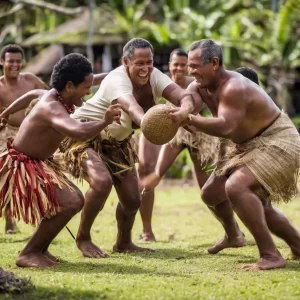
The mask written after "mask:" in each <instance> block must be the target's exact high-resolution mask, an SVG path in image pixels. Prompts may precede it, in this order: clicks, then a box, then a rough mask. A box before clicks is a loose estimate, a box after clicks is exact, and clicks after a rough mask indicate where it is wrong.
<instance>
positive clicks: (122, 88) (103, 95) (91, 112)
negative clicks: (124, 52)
mask: <svg viewBox="0 0 300 300" xmlns="http://www.w3.org/2000/svg"><path fill="white" fill-rule="evenodd" d="M172 83H173V81H172V80H171V79H170V78H169V77H168V76H167V75H165V74H163V73H162V72H161V71H159V70H158V69H156V68H153V71H152V73H151V75H150V85H151V89H152V94H153V100H154V103H155V104H157V103H158V102H159V100H160V98H161V97H162V93H163V91H164V90H165V88H166V87H167V86H168V85H170V84H172ZM127 94H129V95H133V86H132V83H131V80H130V78H129V76H128V74H127V72H126V69H125V67H124V66H120V67H118V68H116V69H114V70H113V71H111V72H110V73H109V74H108V75H107V76H106V77H105V78H104V80H103V81H102V83H101V85H100V88H99V90H98V91H97V93H96V94H95V95H94V96H93V97H92V98H91V99H89V100H88V101H87V102H86V103H85V104H84V105H83V106H82V107H80V108H78V109H77V110H76V111H75V113H74V114H73V115H72V117H73V118H75V119H88V120H93V121H100V120H102V119H103V117H104V114H105V112H106V110H107V108H108V107H109V106H110V105H112V104H116V103H117V102H118V101H117V99H118V98H119V97H121V96H123V95H127ZM132 131H133V129H132V120H131V119H130V117H129V115H128V114H127V113H126V112H124V111H123V110H121V124H117V123H116V122H113V123H112V124H110V125H108V131H107V132H104V131H102V132H101V137H102V138H103V139H105V138H106V139H107V138H108V136H112V137H113V138H115V139H116V140H118V141H122V140H124V139H126V138H127V137H128V136H129V135H130V134H131V133H132Z"/></svg>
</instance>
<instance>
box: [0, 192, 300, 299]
mask: <svg viewBox="0 0 300 300" xmlns="http://www.w3.org/2000/svg"><path fill="white" fill-rule="evenodd" d="M116 204H117V197H116V195H115V193H112V195H111V196H110V198H109V199H108V201H107V203H106V206H105V208H104V210H103V211H102V212H101V213H100V214H99V216H98V218H97V220H96V222H95V224H94V227H93V230H92V236H93V239H94V241H95V242H96V244H97V245H100V246H101V247H102V248H103V249H104V250H105V251H107V253H108V254H109V257H108V258H106V259H88V258H83V257H82V256H81V253H80V252H79V250H77V248H76V245H75V243H74V241H73V239H72V237H71V236H70V234H69V233H68V231H67V230H66V229H64V230H63V231H62V232H61V233H60V234H59V235H58V237H57V238H56V239H55V240H54V242H53V244H52V245H51V247H50V251H51V252H52V253H53V254H55V255H58V256H59V257H60V259H61V265H60V267H58V268H56V269H48V270H37V269H21V268H18V267H17V266H16V265H15V258H16V256H17V255H18V252H19V251H20V250H21V249H22V247H23V245H24V244H25V243H26V240H27V239H28V237H29V235H30V234H31V233H32V231H33V228H32V227H31V226H29V225H24V224H23V223H19V229H20V233H19V234H17V235H10V236H8V235H4V234H3V233H1V234H0V241H1V258H0V259H1V264H0V266H1V267H3V268H4V269H6V270H10V271H12V272H14V273H15V275H16V276H19V277H27V278H31V281H32V283H33V284H34V286H35V289H34V290H31V291H29V292H28V293H26V294H24V295H23V296H12V295H7V294H6V295H3V294H2V295H0V298H1V299H30V300H31V299H63V300H68V299H285V300H289V299H300V261H289V263H288V265H287V267H286V268H285V269H279V270H272V271H250V272H246V271H244V270H242V269H241V267H242V266H243V264H247V263H252V262H256V260H257V258H258V252H257V249H256V246H255V243H254V241H253V238H252V237H251V236H250V234H249V233H248V231H247V230H245V229H244V227H243V226H241V227H242V228H243V230H244V232H245V234H246V238H247V241H248V245H247V246H246V247H244V248H239V249H228V250H225V251H223V252H221V253H219V254H217V255H214V256H212V255H209V254H208V253H207V251H206V249H207V248H208V247H209V246H211V245H212V244H213V243H214V242H215V241H216V240H217V239H218V238H220V237H221V236H222V235H223V231H222V229H221V226H220V225H219V223H218V222H217V221H216V220H215V219H214V218H213V216H212V215H211V214H210V212H209V211H208V209H207V208H206V207H205V205H204V204H203V203H202V202H201V200H200V196H199V191H198V189H197V188H196V187H192V188H184V187H182V186H180V187H177V188H172V189H171V188H170V189H166V188H165V189H160V190H158V191H157V193H156V206H155V211H154V218H153V219H154V220H153V223H154V229H155V233H156V235H157V238H158V240H159V242H156V243H149V244H147V246H148V247H152V248H153V249H155V250H156V251H155V252H154V253H148V254H145V253H143V254H115V253H112V251H111V249H112V245H113V243H114V240H115V236H116V221H115V217H114V210H115V207H116ZM280 208H281V209H282V210H283V211H284V212H285V213H286V215H287V216H288V217H289V218H290V220H291V221H292V222H293V224H294V225H296V226H297V228H299V229H300V218H299V216H300V202H299V199H295V200H294V201H293V202H292V203H290V204H284V205H281V206H280ZM78 224H79V215H77V216H76V217H75V218H74V219H73V220H71V222H70V223H69V225H68V226H69V228H70V229H71V230H72V231H73V233H74V234H75V233H76V230H77V226H78ZM0 228H1V231H2V232H3V231H4V222H3V220H1V222H0ZM140 232H141V220H140V216H139V215H138V216H137V218H136V223H135V225H134V230H133V240H134V241H137V240H138V237H139V234H140ZM276 242H277V245H278V248H279V250H280V251H281V253H282V255H283V256H284V257H288V256H289V248H288V247H287V246H286V245H285V244H284V243H283V242H282V241H280V240H278V239H276Z"/></svg>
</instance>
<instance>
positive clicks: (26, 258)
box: [16, 252, 59, 268]
mask: <svg viewBox="0 0 300 300" xmlns="http://www.w3.org/2000/svg"><path fill="white" fill-rule="evenodd" d="M16 265H17V266H18V267H23V268H54V267H57V266H59V264H58V263H57V262H54V261H52V260H50V259H49V258H48V257H46V256H44V255H43V254H42V253H40V252H31V253H28V254H25V255H20V256H19V257H17V260H16Z"/></svg>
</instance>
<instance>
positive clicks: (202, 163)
mask: <svg viewBox="0 0 300 300" xmlns="http://www.w3.org/2000/svg"><path fill="white" fill-rule="evenodd" d="M187 57H188V55H187V53H186V52H184V51H183V50H181V49H175V50H173V51H172V52H171V54H170V59H169V71H170V75H171V79H172V81H173V82H175V83H176V84H178V85H179V86H180V87H181V88H183V89H186V88H187V87H188V85H189V84H190V83H191V82H192V81H193V80H194V78H193V77H190V76H186V73H187ZM216 146H217V138H214V137H212V136H209V135H207V134H204V133H202V132H196V133H193V134H191V133H190V132H188V131H187V130H185V129H184V128H183V127H180V128H179V130H178V132H177V134H176V136H175V137H174V139H173V140H172V141H171V142H169V143H167V144H165V145H163V146H158V145H154V144H152V143H150V142H149V141H147V140H146V139H145V137H144V136H142V138H141V141H140V147H139V160H140V163H139V175H140V179H141V182H144V183H145V181H148V182H149V181H150V178H151V180H154V182H153V183H152V188H148V186H146V187H145V188H146V189H147V191H146V192H145V193H144V194H143V200H142V204H141V207H140V213H141V217H142V222H143V232H142V234H141V239H142V240H143V241H155V240H156V239H155V235H154V233H153V230H152V222H151V220H152V212H153V205H154V185H156V184H158V183H159V181H160V179H161V178H162V176H163V175H164V174H165V173H166V172H167V170H168V169H169V168H170V166H171V165H172V163H173V162H174V161H175V159H176V157H177V156H178V155H179V153H180V152H181V151H182V150H183V149H185V148H187V149H188V151H189V153H190V155H191V158H192V161H193V164H194V170H195V175H196V179H197V182H198V184H199V186H200V187H202V186H203V184H204V183H205V181H206V180H207V178H208V175H207V174H206V172H205V170H204V169H205V167H206V165H207V164H208V163H209V162H212V160H213V157H214V154H215V153H216ZM156 163H157V164H158V166H157V167H156V169H155V170H156V171H155V172H154V168H155V165H156ZM153 172H154V173H153ZM149 176H150V178H149ZM149 184H150V182H149Z"/></svg>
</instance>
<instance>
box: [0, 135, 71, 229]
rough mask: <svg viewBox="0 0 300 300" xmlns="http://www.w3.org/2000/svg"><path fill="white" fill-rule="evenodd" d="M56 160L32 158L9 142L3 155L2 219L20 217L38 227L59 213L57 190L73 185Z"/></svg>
mask: <svg viewBox="0 0 300 300" xmlns="http://www.w3.org/2000/svg"><path fill="white" fill-rule="evenodd" d="M62 171H63V169H62V167H61V166H60V165H59V164H58V163H57V162H56V161H55V160H53V158H49V159H46V160H45V161H42V160H37V159H31V158H30V157H28V156H26V155H24V154H22V153H19V152H17V151H16V150H15V149H14V148H13V147H12V140H8V142H7V149H4V150H2V151H1V152H0V217H2V216H6V215H8V216H11V217H14V218H16V219H18V220H20V219H21V218H22V219H23V220H24V222H25V223H26V224H28V223H30V224H32V225H38V224H39V223H40V222H41V220H42V219H43V218H50V217H52V216H54V215H55V214H56V212H57V208H58V206H59V205H58V202H57V199H56V193H55V189H56V187H59V188H62V186H63V185H67V186H68V187H69V188H70V189H71V190H73V188H72V183H71V182H70V180H69V179H68V178H67V177H66V176H65V175H64V174H63V172H62Z"/></svg>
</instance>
